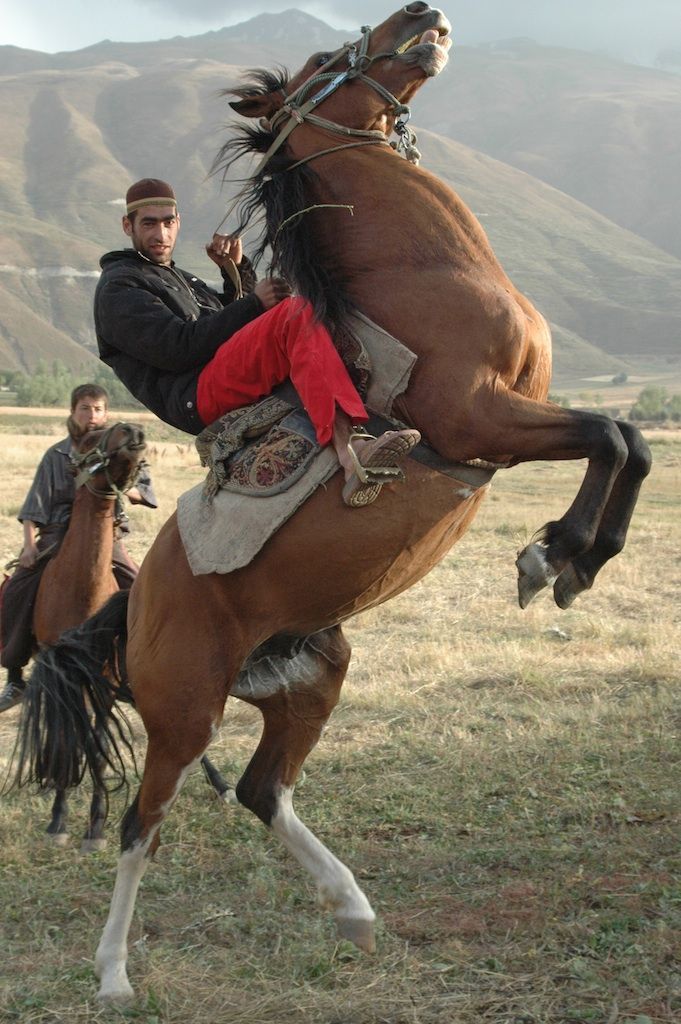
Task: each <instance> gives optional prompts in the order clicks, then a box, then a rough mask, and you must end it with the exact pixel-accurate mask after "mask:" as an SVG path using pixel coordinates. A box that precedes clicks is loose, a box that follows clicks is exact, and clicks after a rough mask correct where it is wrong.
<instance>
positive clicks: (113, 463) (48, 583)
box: [33, 423, 146, 853]
mask: <svg viewBox="0 0 681 1024" xmlns="http://www.w3.org/2000/svg"><path fill="white" fill-rule="evenodd" d="M145 448H146V444H145V442H144V433H143V431H142V429H141V427H138V426H136V425H135V424H131V423H116V424H114V425H113V426H111V427H106V428H103V429H102V430H94V431H91V432H89V433H88V434H86V435H85V436H84V437H83V438H82V439H80V441H79V442H77V443H76V444H75V450H74V454H73V468H74V473H75V475H76V496H75V499H74V502H73V510H72V512H71V517H70V519H69V523H68V527H67V530H66V533H65V534H64V539H63V540H62V542H61V545H60V547H59V550H58V551H57V553H56V555H54V557H53V558H52V559H51V560H50V562H49V563H48V565H47V566H46V567H45V570H44V572H43V575H42V577H41V580H40V585H39V587H38V593H37V595H36V600H35V606H34V609H33V635H34V636H35V639H36V642H37V643H38V644H39V645H40V646H41V647H44V646H45V645H52V644H55V643H56V642H57V640H58V639H59V637H60V635H61V634H62V633H63V632H65V631H66V630H68V629H72V628H73V627H74V626H78V625H80V623H82V622H84V621H85V619H88V618H90V616H91V615H93V614H94V613H95V612H96V611H98V610H99V609H100V608H101V607H102V605H104V604H105V603H106V602H107V601H108V599H109V598H110V597H111V596H112V595H113V594H115V593H116V592H117V591H118V583H117V582H116V578H115V576H114V574H113V572H112V568H111V563H112V558H113V548H114V533H115V530H114V526H115V523H114V517H115V507H116V503H117V501H118V499H120V498H121V497H122V495H123V493H124V492H125V491H126V490H127V489H128V488H129V487H131V486H132V484H133V482H134V481H135V479H136V477H137V473H138V469H139V464H140V460H141V458H142V455H143V453H144V450H145ZM102 742H104V738H103V737H102ZM107 806H108V799H107V793H106V789H105V788H104V786H103V785H102V784H101V782H100V781H99V780H95V784H94V788H93V793H92V801H91V803H90V811H89V815H88V825H87V829H86V832H85V835H84V837H83V840H82V844H81V851H82V852H84V853H85V852H92V851H95V850H100V849H102V847H103V846H104V843H105V839H104V824H105V821H106V815H107ZM67 818H68V806H67V800H66V789H65V788H64V787H58V788H57V792H56V795H55V799H54V803H53V805H52V813H51V818H50V823H49V825H48V826H47V833H48V835H49V836H51V838H52V839H53V840H54V842H55V843H56V844H57V845H64V844H65V843H66V841H67V839H68V830H67V824H66V823H67Z"/></svg>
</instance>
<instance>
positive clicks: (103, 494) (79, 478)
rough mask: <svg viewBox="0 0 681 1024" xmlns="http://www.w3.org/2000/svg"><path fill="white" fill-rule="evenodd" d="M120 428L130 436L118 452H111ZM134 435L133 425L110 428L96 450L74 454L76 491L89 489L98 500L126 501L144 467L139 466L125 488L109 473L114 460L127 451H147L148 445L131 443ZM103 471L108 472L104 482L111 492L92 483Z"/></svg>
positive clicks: (120, 445)
mask: <svg viewBox="0 0 681 1024" xmlns="http://www.w3.org/2000/svg"><path fill="white" fill-rule="evenodd" d="M117 428H123V430H124V431H125V433H126V435H127V436H126V439H125V440H123V441H121V443H120V444H119V445H118V446H117V447H116V448H112V449H111V451H107V450H106V446H107V444H108V442H109V439H110V438H111V435H112V433H113V432H114V430H116V429H117ZM132 435H133V427H132V426H131V425H130V424H129V423H114V425H113V426H111V427H107V429H106V430H105V431H104V433H103V434H102V436H101V437H100V439H99V441H98V442H97V444H96V445H95V447H94V448H90V449H88V451H86V452H75V453H73V454H72V455H71V464H72V465H73V467H74V469H75V470H76V490H77V489H78V488H79V487H85V488H87V490H88V491H89V492H90V494H94V495H95V497H97V498H119V499H122V497H123V495H124V494H125V492H126V491H127V490H128V489H129V488H130V487H132V485H133V484H134V482H135V480H136V479H137V477H138V475H139V472H140V465H139V463H138V464H137V465H136V466H134V467H132V469H131V470H130V472H129V473H128V475H127V477H126V478H125V480H124V481H123V483H121V484H117V483H116V482H115V480H112V478H111V474H110V473H109V466H110V464H111V461H112V459H113V458H114V457H115V456H116V455H118V453H119V452H121V451H123V450H124V449H128V451H140V450H141V449H142V448H144V447H145V445H144V442H140V443H139V444H133V443H132V441H131V437H132ZM102 470H103V471H104V478H105V480H106V482H107V486H108V490H104V489H102V488H99V487H96V486H95V484H94V483H93V481H92V477H93V476H94V474H95V473H99V472H101V471H102Z"/></svg>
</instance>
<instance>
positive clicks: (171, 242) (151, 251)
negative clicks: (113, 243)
mask: <svg viewBox="0 0 681 1024" xmlns="http://www.w3.org/2000/svg"><path fill="white" fill-rule="evenodd" d="M123 230H124V231H125V233H126V235H127V236H128V238H131V239H132V244H133V245H134V247H135V249H137V252H141V253H142V255H143V256H146V258H147V259H148V260H151V262H152V263H158V264H159V266H166V267H167V266H169V265H170V263H171V261H172V258H173V249H174V248H175V242H176V241H177V233H178V231H179V230H180V215H179V213H178V212H177V210H176V209H175V207H174V206H142V207H141V208H140V209H139V210H137V211H136V213H135V216H134V218H133V219H132V220H130V218H129V217H124V218H123Z"/></svg>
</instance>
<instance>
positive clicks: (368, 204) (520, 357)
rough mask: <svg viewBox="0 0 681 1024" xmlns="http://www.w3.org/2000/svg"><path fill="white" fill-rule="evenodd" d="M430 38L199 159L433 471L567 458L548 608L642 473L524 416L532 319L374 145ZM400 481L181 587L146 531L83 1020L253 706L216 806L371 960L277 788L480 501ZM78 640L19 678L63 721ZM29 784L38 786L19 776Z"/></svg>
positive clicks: (177, 552) (412, 174)
mask: <svg viewBox="0 0 681 1024" xmlns="http://www.w3.org/2000/svg"><path fill="white" fill-rule="evenodd" d="M449 29H450V26H449V23H448V21H447V19H446V18H445V17H444V15H443V14H442V13H441V12H440V11H438V10H435V9H433V8H431V7H429V6H428V4H426V3H411V4H408V5H407V6H406V7H404V8H402V9H401V10H399V11H398V12H397V13H396V14H394V15H392V16H391V17H390V18H388V19H387V20H386V21H385V22H383V24H381V25H380V26H379V27H378V28H376V29H375V30H374V31H373V32H369V31H368V30H367V31H365V32H364V34H363V38H362V40H361V41H359V42H358V43H357V44H354V45H353V46H346V47H343V48H342V50H341V51H339V52H338V53H334V54H316V55H315V56H314V57H312V58H310V60H309V61H308V62H307V64H306V65H305V67H304V68H303V69H302V70H301V71H300V72H298V73H297V74H296V75H295V76H294V77H293V78H292V79H291V80H286V79H285V78H284V77H282V76H275V75H266V74H262V75H261V76H260V77H259V79H258V80H257V82H256V83H255V84H254V85H253V86H252V87H250V88H246V89H243V90H240V91H239V92H238V93H237V95H240V97H241V99H240V100H239V101H238V102H237V103H235V104H234V106H235V108H236V109H237V110H238V111H239V112H240V113H241V114H243V115H246V116H247V117H250V118H257V119H259V122H260V128H254V129H250V130H249V131H248V132H247V133H246V136H245V141H243V140H242V141H241V142H237V143H236V144H229V145H228V147H226V150H225V152H224V153H223V159H225V160H226V161H227V162H228V161H229V159H230V158H231V156H233V155H234V154H235V152H239V151H244V150H245V149H251V150H253V151H259V152H262V153H264V154H266V156H267V162H266V165H261V167H260V168H259V170H258V172H257V174H256V176H255V178H254V179H253V184H252V192H251V196H250V199H248V198H247V201H246V206H247V208H250V209H254V208H255V207H256V206H257V205H258V203H261V202H262V203H263V204H264V205H265V209H266V213H267V238H266V241H269V242H270V243H271V244H273V248H274V262H275V265H276V266H279V267H280V268H281V269H282V270H283V271H284V272H285V273H286V275H287V276H288V277H289V278H290V279H291V280H292V281H293V282H294V283H295V285H296V287H297V288H298V290H299V291H300V292H301V293H302V294H303V295H304V296H306V297H307V298H309V299H310V300H311V301H312V302H313V304H314V305H315V308H316V309H317V310H318V312H319V314H320V315H321V316H323V317H324V318H325V320H326V322H327V323H328V324H329V326H330V328H331V329H334V330H338V331H342V327H343V318H344V315H345V314H346V313H347V311H348V310H350V309H352V308H353V307H355V308H358V309H360V310H361V311H362V312H364V313H365V314H367V315H368V316H369V317H371V319H373V320H374V321H376V322H377V323H378V324H380V325H381V326H383V327H384V328H386V329H387V330H388V331H390V332H391V333H392V334H393V335H395V336H396V337H398V338H399V339H400V340H401V341H403V342H404V343H405V344H406V345H407V346H408V347H409V348H410V349H412V350H413V352H414V353H416V355H417V357H418V359H417V363H416V367H415V369H414V372H413V374H412V377H411V380H410V383H409V386H408V389H407V390H406V392H405V393H404V395H403V396H402V397H401V398H400V400H399V403H398V406H397V408H396V410H395V411H396V413H397V415H398V416H399V417H400V419H402V420H403V421H404V422H405V423H406V424H409V425H412V426H415V427H417V428H418V429H419V430H420V431H421V433H422V434H423V436H424V438H426V439H427V440H428V442H429V443H430V445H432V447H433V448H434V449H436V451H437V452H438V453H440V455H442V456H444V457H445V458H446V459H448V460H450V461H452V462H456V461H465V460H473V459H483V460H486V461H488V462H493V463H495V464H499V463H508V464H510V465H514V464H517V463H521V462H527V461H530V460H535V459H580V458H584V457H586V458H587V459H588V468H587V471H586V475H585V478H584V482H583V484H582V486H581V488H580V490H579V493H578V495H577V497H576V498H575V500H574V502H573V504H572V506H571V507H570V509H569V510H568V511H567V512H566V514H565V515H564V516H563V517H562V518H561V519H560V520H558V521H557V522H553V523H549V524H547V525H546V526H544V527H543V529H542V530H541V531H540V533H539V535H538V537H539V539H537V540H536V541H535V542H534V543H532V544H531V545H530V546H529V547H528V548H527V549H526V550H525V551H523V552H522V553H521V554H520V556H519V559H518V567H519V573H520V600H521V604H522V605H525V604H527V602H528V601H529V600H530V599H531V598H532V597H533V595H534V594H535V593H536V592H537V591H538V590H540V589H541V588H542V587H545V586H547V585H549V584H551V583H553V586H554V594H555V597H556V600H557V601H558V603H559V604H560V605H561V606H566V605H568V604H569V603H570V602H571V601H572V600H573V598H574V597H575V596H576V595H577V594H578V593H579V592H580V591H582V590H584V589H587V588H588V587H590V586H591V584H592V582H593V579H594V576H595V575H596V573H597V571H598V570H599V569H600V567H601V566H602V565H603V564H604V562H605V561H606V560H607V559H608V558H609V557H611V556H612V555H613V554H615V553H616V552H617V551H619V550H620V549H621V547H622V545H623V543H624V537H625V533H626V528H627V525H628V522H629V519H630V517H631V514H632V511H633V508H634V504H635V501H636V497H637V493H638V488H639V486H640V483H641V481H642V479H643V478H644V476H645V475H646V473H647V472H648V469H649V465H650V459H649V453H648V449H647V447H646V445H645V444H644V442H643V441H642V439H641V437H640V435H639V434H638V432H637V431H636V430H635V429H634V428H632V427H631V426H629V425H628V424H624V423H614V422H612V421H611V420H609V419H607V418H606V417H603V416H596V415H589V414H586V413H580V412H575V411H571V410H565V409H562V408H559V407H557V406H555V405H552V404H547V403H546V396H547V390H548V384H549V375H550V365H551V360H550V338H549V331H548V328H547V325H546V322H545V321H544V319H543V317H542V316H541V315H540V314H539V313H538V312H537V311H536V310H535V309H534V308H533V307H532V305H531V304H530V303H529V302H528V301H527V299H525V298H524V297H523V296H522V295H520V294H519V293H518V291H517V290H516V289H515V288H514V286H513V284H512V283H511V281H510V280H509V279H508V278H507V276H506V275H505V273H504V272H503V270H502V269H501V267H500V266H499V264H498V263H497V261H496V259H495V257H494V254H493V252H492V250H491V248H490V245H489V243H488V241H487V238H486V237H485V234H484V232H483V230H482V228H481V227H480V225H479V224H478V222H477V221H476V219H475V218H474V217H473V215H472V214H471V213H470V211H469V210H467V209H466V207H465V206H464V204H463V203H462V201H461V200H460V199H459V198H458V196H456V195H455V194H454V193H453V192H452V191H451V190H450V189H449V188H448V187H447V186H446V185H444V184H443V183H442V182H441V181H439V180H438V179H437V178H435V177H434V176H433V175H431V174H429V173H428V172H427V171H424V170H420V169H418V168H417V167H415V166H414V165H413V164H412V163H410V162H409V161H407V160H403V159H402V158H401V156H400V153H399V152H395V151H394V150H393V149H391V148H390V147H389V145H388V144H387V142H388V138H389V136H390V135H391V133H392V131H393V129H394V128H396V129H397V130H398V134H399V135H400V137H401V139H402V140H404V142H405V145H404V146H403V147H402V148H404V149H406V150H410V149H411V148H412V140H411V139H410V136H409V131H408V129H407V128H406V123H405V114H406V109H407V108H406V104H408V103H409V101H410V100H411V98H412V96H413V95H414V93H415V92H416V91H417V89H419V88H420V87H421V86H422V85H423V84H424V82H426V81H427V79H428V78H429V77H431V76H432V75H435V74H437V73H438V72H439V71H440V70H441V69H442V68H443V67H444V65H445V63H446V61H447V50H448V48H449ZM329 67H330V68H331V70H330V71H329ZM322 95H323V98H322ZM316 111H322V112H323V117H322V115H321V114H320V113H317V112H316ZM349 206H351V207H352V209H353V212H354V216H352V217H351V216H349V213H348V209H347V207H349ZM334 207H335V208H334ZM310 254H314V259H311V258H310ZM407 476H408V479H407V483H406V485H404V486H403V487H401V488H400V487H397V486H395V485H392V484H390V485H387V486H385V487H384V488H383V493H382V495H381V498H380V500H379V501H377V502H376V503H375V504H374V505H372V506H370V507H368V508H366V509H364V510H362V511H356V510H351V509H348V508H347V507H345V506H344V504H343V501H342V499H341V487H342V474H341V473H338V474H337V476H336V477H334V479H333V480H332V481H331V483H330V484H329V486H328V487H326V488H321V489H319V490H318V491H316V493H315V494H314V495H313V496H312V498H311V499H310V500H309V501H308V502H306V503H305V504H304V505H303V506H302V507H301V508H300V509H299V511H298V512H297V513H296V515H295V516H294V517H293V518H291V519H290V520H289V521H288V522H287V523H286V524H285V526H284V527H283V528H282V529H281V530H280V531H279V533H277V534H276V535H275V536H274V537H273V538H272V539H271V540H270V541H269V542H268V543H267V544H266V545H265V547H264V548H263V550H262V551H261V552H260V554H259V555H258V556H257V557H256V558H255V559H254V560H253V562H252V563H251V564H250V565H248V566H247V567H245V568H243V569H240V570H238V571H235V572H232V573H230V574H228V575H206V576H193V575H192V573H191V571H190V569H189V566H188V563H187V559H186V557H185V554H184V551H183V547H182V542H181V540H180V536H179V533H178V527H177V522H176V519H175V517H174V516H173V517H172V518H171V519H170V520H169V521H168V522H167V523H166V525H165V526H164V527H163V529H162V530H161V532H160V534H159V536H158V538H157V539H156V541H155V543H154V545H153V547H152V548H151V550H150V552H149V554H148V555H147V557H146V559H145V561H144V563H143V565H142V568H141V571H140V574H139V577H138V579H137V581H136V583H135V585H134V587H133V589H132V591H131V597H130V607H129V614H128V622H127V626H128V644H127V667H128V673H129V681H130V686H131V687H132V690H133V692H134V697H135V702H136V706H137V709H138V711H139V713H140V715H141V717H142V719H143V721H144V725H145V727H146V730H147V733H148V740H149V742H148V750H147V757H146V763H145V768H144V776H143V779H142V783H141V786H140V789H139V792H138V794H137V797H136V799H135V801H134V802H133V804H132V806H131V807H130V808H129V810H128V812H127V814H126V817H125V820H124V822H123V828H122V855H121V858H120V862H119V868H118V876H117V880H116V885H115V889H114V894H113V899H112V904H111V910H110V913H109V918H108V921H107V924H106V927H105V929H104V933H103V936H102V939H101V942H100V945H99V949H98V951H97V957H96V967H97V972H98V974H99V976H100V978H101V989H100V996H101V997H102V998H110V999H120V998H125V997H127V996H129V995H130V994H131V992H132V989H131V988H130V984H129V982H128V978H127V973H126V958H127V950H126V943H127V933H128V929H129V925H130V921H131V918H132V914H133V908H134V901H135V896H136V892H137V888H138V885H139V882H140V879H141V878H142V875H143V873H144V871H145V868H146V866H147V863H148V860H149V857H150V856H151V855H152V854H153V853H154V851H155V850H156V848H157V847H158V844H159V832H160V828H161V824H162V822H163V820H164V818H165V816H166V814H167V813H168V811H169V809H170V807H171V805H172V803H173V802H174V800H175V798H176V797H177V795H178V793H179V791H180V789H181V787H182V784H183V782H184V780H185V778H186V776H187V774H188V773H189V771H190V770H191V769H192V767H193V766H194V765H195V764H196V763H197V762H198V761H199V759H200V757H201V756H202V755H203V753H204V751H205V750H206V748H207V747H208V745H209V744H210V742H211V740H212V738H213V736H214V735H215V733H216V731H217V729H218V728H219V726H220V722H221V719H222V716H223V712H224V706H225V702H226V700H227V697H228V696H234V697H238V698H239V699H241V700H244V701H247V702H248V703H251V704H254V705H255V706H256V707H258V708H259V709H260V711H261V712H262V715H263V719H264V728H263V733H262V737H261V740H260V743H259V746H258V748H257V750H256V752H255V754H254V756H253V758H252V760H251V762H250V764H249V765H248V767H247V769H246V771H245V773H244V775H243V777H242V779H241V780H240V782H239V784H238V786H237V796H238V799H239V800H240V801H241V803H242V804H244V805H245V806H246V807H248V808H250V809H251V810H252V811H253V812H254V813H255V814H256V815H258V817H259V818H260V819H261V820H262V821H263V822H264V823H265V824H266V825H268V826H270V827H271V828H272V830H273V832H274V833H275V834H276V835H277V836H278V837H279V838H280V839H281V841H282V842H283V843H284V844H285V845H286V847H287V848H288V849H289V850H290V852H291V853H292V854H293V856H294V857H296V858H297V860H298V861H299V862H300V864H301V865H302V866H303V867H304V868H306V869H307V870H308V871H309V872H310V874H311V876H312V877H313V878H314V879H315V881H316V883H317V887H318V891H319V898H320V901H321V903H322V905H324V906H325V907H328V908H329V909H331V910H332V912H333V914H334V915H335V918H336V921H337V924H338V927H339V930H340V932H341V934H342V935H344V936H346V937H347V938H350V939H352V940H353V941H354V942H356V943H357V944H358V945H359V946H361V947H363V948H365V949H371V948H373V943H374V936H373V922H374V914H373V911H372V909H371V907H370V905H369V902H368V900H367V898H366V896H365V895H364V893H363V892H362V891H361V890H360V889H359V887H358V885H357V883H356V881H355V879H354V877H353V875H352V874H351V872H350V871H349V869H348V868H347V867H346V866H345V865H343V864H342V863H340V862H339V861H338V860H337V859H336V857H334V856H333V855H332V854H331V853H330V851H329V850H328V849H327V848H326V847H325V846H324V845H323V844H322V843H321V842H320V841H319V840H318V839H317V838H316V837H315V836H314V835H313V834H312V833H311V832H310V831H309V830H308V829H307V828H306V826H305V825H303V824H302V822H301V821H300V820H299V818H298V817H297V815H296V813H295V811H294V808H293V786H294V783H295V781H296V777H297V775H298V772H299V770H300V767H301V765H302V764H303V762H304V760H305V758H306V756H307V755H308V753H309V752H310V750H311V749H312V748H313V747H314V745H315V744H316V742H317V740H318V739H319V736H320V733H321V730H322V727H323V726H324V723H325V722H326V720H327V718H328V717H329V715H330V713H331V711H332V709H333V707H334V706H335V704H336V702H337V700H338V697H339V693H340V688H341V685H342V682H343V678H344V676H345V673H346V670H347V666H348V662H349V658H350V649H349V647H348V644H347V643H346V641H345V639H344V637H343V635H342V632H341V625H340V624H341V623H342V622H343V621H344V620H345V619H347V618H349V617H350V616H351V615H353V614H355V613H356V612H359V611H362V610H363V609H366V608H370V607H372V606H375V605H377V604H380V603H381V602H383V601H386V600H387V599H388V598H390V597H392V596H393V595H395V594H398V593H400V592H401V591H403V590H405V589H406V588H407V587H409V586H411V584H413V583H415V582H416V581H417V580H419V579H421V578H422V577H423V576H424V575H425V574H426V573H427V572H428V571H429V569H430V568H431V567H432V566H433V565H435V563H436V562H437V561H438V560H439V559H441V558H442V557H443V555H444V554H445V553H446V552H447V551H448V550H449V549H450V548H451V546H452V545H453V544H454V543H455V542H456V541H457V540H458V539H459V537H460V536H461V535H462V534H463V533H464V532H465V530H466V529H467V528H468V526H469V525H470V523H471V520H472V519H473V517H474V515H475V513H476V511H477V508H478V506H479V503H480V501H481V498H482V493H483V492H482V490H478V491H476V492H475V493H471V491H470V489H469V488H468V487H466V486H464V485H463V484H461V485H460V486H457V485H456V484H455V483H453V482H452V480H451V478H450V477H448V476H445V475H443V474H441V473H439V472H436V471H435V470H432V469H430V468H427V467H426V466H423V465H421V464H418V463H416V462H413V461H410V462H409V463H408V471H407ZM483 490H484V489H483ZM227 528H228V527H227ZM554 581H555V582H554ZM96 628H97V617H96V616H95V618H94V619H93V620H91V623H90V626H87V624H86V628H85V629H83V630H81V631H80V635H79V636H77V637H75V638H74V640H73V641H72V642H71V643H66V644H62V645H61V648H60V647H58V648H57V649H56V651H55V654H54V657H53V659H52V660H51V661H49V662H46V663H44V664H43V665H42V666H40V665H39V667H38V669H37V670H36V674H34V678H33V680H32V683H31V690H32V691H35V690H39V688H40V673H41V672H42V673H43V675H45V673H47V674H48V675H49V674H50V673H52V674H54V673H55V672H57V673H60V674H61V677H62V680H63V682H64V686H65V687H66V688H68V687H70V689H71V692H72V693H73V700H74V702H77V700H78V699H79V696H78V695H79V693H80V691H81V686H82V687H85V688H86V690H87V692H88V693H89V694H90V695H91V694H92V692H93V690H94V691H95V692H96V691H97V687H98V685H99V684H98V683H97V681H96V678H95V677H96V672H97V664H96V662H97V658H94V659H93V658H90V660H89V661H88V633H93V632H95V631H96ZM124 628H125V623H124V622H123V623H121V629H124ZM294 640H295V641H296V642H295V643H292V641H294ZM93 680H94V681H93ZM33 699H34V698H32V697H31V696H30V695H29V698H28V700H27V704H28V707H27V714H28V715H29V720H30V713H31V711H30V708H31V703H32V700H33ZM64 699H66V698H64ZM28 753H30V751H29V752H28ZM36 760H37V762H38V764H37V768H36ZM33 767H34V773H35V775H37V776H38V777H39V778H40V758H39V757H37V758H35V757H34V761H33Z"/></svg>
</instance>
